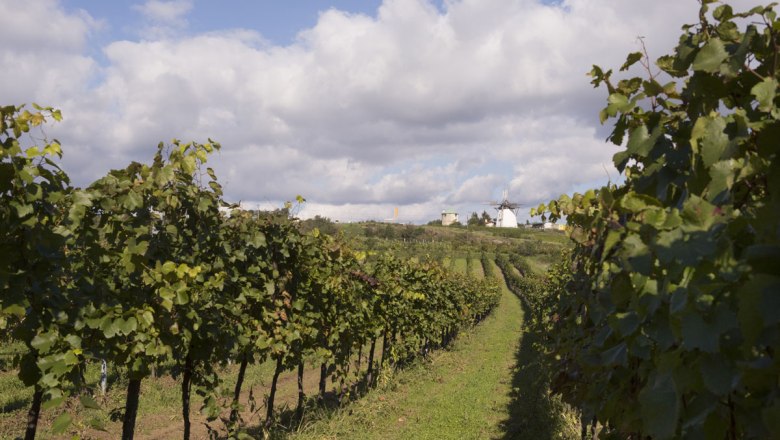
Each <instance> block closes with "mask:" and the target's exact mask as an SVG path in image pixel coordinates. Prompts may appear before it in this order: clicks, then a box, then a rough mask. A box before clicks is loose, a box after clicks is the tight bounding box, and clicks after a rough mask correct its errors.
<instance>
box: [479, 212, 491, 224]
mask: <svg viewBox="0 0 780 440" xmlns="http://www.w3.org/2000/svg"><path fill="white" fill-rule="evenodd" d="M480 217H481V218H482V224H483V225H486V224H488V223H492V222H493V217H491V216H490V214H488V213H487V211H485V210H483V211H482V215H481V216H480Z"/></svg>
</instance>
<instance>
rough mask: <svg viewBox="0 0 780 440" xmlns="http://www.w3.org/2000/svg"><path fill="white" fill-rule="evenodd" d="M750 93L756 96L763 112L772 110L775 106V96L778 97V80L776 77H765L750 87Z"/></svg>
mask: <svg viewBox="0 0 780 440" xmlns="http://www.w3.org/2000/svg"><path fill="white" fill-rule="evenodd" d="M750 94H751V95H753V96H755V97H756V100H757V101H758V109H759V110H761V111H763V112H770V111H772V109H773V108H774V107H775V98H776V97H777V80H776V79H775V78H774V77H768V78H764V80H763V81H761V82H760V83H758V84H756V85H754V86H753V88H752V89H750Z"/></svg>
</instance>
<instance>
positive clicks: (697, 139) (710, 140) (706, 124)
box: [691, 115, 729, 168]
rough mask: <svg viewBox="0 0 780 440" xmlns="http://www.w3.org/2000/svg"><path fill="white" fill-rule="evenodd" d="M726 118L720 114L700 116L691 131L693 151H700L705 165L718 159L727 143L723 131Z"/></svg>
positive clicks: (727, 140)
mask: <svg viewBox="0 0 780 440" xmlns="http://www.w3.org/2000/svg"><path fill="white" fill-rule="evenodd" d="M725 129H726V120H725V118H723V117H722V116H720V115H711V116H706V117H701V118H699V119H697V120H696V124H695V125H694V126H693V130H692V131H691V145H692V146H693V149H694V151H695V152H699V153H701V158H702V162H703V163H704V166H705V167H708V168H709V167H710V166H712V164H714V163H715V162H717V161H719V160H720V159H721V157H722V156H723V153H724V152H725V151H726V149H727V147H728V145H729V138H728V136H727V135H726V134H725V133H724V131H725Z"/></svg>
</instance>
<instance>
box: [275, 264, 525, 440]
mask: <svg viewBox="0 0 780 440" xmlns="http://www.w3.org/2000/svg"><path fill="white" fill-rule="evenodd" d="M464 267H465V264H464ZM493 273H494V274H495V275H496V276H497V277H500V276H501V275H500V271H499V270H498V269H497V268H493ZM502 290H503V295H502V298H501V304H500V305H499V307H498V308H497V310H496V311H495V312H494V314H493V315H492V316H490V317H489V318H487V319H486V320H485V321H484V322H483V323H482V324H480V326H479V327H477V328H475V329H474V330H472V331H471V332H468V333H465V334H463V335H462V336H461V337H460V339H459V340H458V341H456V342H455V344H454V345H453V348H452V349H451V350H448V351H441V352H437V353H434V354H433V355H432V356H431V358H430V361H429V362H424V363H418V364H416V365H414V366H412V367H410V368H408V369H407V370H404V371H400V372H396V373H395V374H394V375H393V376H392V377H390V378H386V382H385V383H384V384H383V385H382V386H380V388H378V389H377V390H375V391H373V392H371V393H370V394H368V395H367V396H366V397H365V398H363V399H361V400H359V401H356V402H354V403H353V404H351V405H349V406H348V407H346V408H344V409H342V410H339V411H337V412H335V413H333V414H332V415H331V416H330V417H328V418H325V419H322V420H319V421H316V422H313V423H311V424H309V425H307V426H305V427H303V428H302V429H301V431H300V432H298V433H295V434H292V435H290V436H289V438H294V439H322V438H339V439H350V438H360V439H410V438H414V439H463V438H501V437H502V436H503V434H504V425H505V421H506V420H507V419H508V418H509V417H510V406H511V396H512V373H513V371H514V367H515V354H516V352H517V350H518V346H519V342H520V337H521V324H522V316H523V315H522V309H521V306H520V301H519V300H518V299H517V297H515V296H514V295H512V294H511V293H509V291H508V290H507V289H506V286H505V285H504V286H503V287H502Z"/></svg>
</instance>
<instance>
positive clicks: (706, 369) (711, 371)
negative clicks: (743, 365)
mask: <svg viewBox="0 0 780 440" xmlns="http://www.w3.org/2000/svg"><path fill="white" fill-rule="evenodd" d="M699 370H700V371H701V377H702V381H703V382H704V385H705V386H706V387H707V389H708V390H710V391H711V392H712V393H713V394H715V395H716V396H726V395H728V394H729V393H730V392H731V389H732V387H733V386H734V384H735V383H736V381H737V379H738V377H737V373H736V371H734V370H733V369H732V368H730V367H729V365H728V364H727V363H726V361H725V359H724V358H723V355H721V354H715V355H708V356H704V357H702V358H701V362H699Z"/></svg>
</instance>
